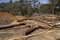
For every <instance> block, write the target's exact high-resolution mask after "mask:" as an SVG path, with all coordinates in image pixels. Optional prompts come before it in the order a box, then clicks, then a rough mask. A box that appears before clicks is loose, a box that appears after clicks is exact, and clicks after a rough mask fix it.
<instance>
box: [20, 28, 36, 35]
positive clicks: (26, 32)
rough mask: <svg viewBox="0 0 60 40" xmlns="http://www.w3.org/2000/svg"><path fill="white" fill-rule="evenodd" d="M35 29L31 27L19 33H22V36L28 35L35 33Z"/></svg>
mask: <svg viewBox="0 0 60 40" xmlns="http://www.w3.org/2000/svg"><path fill="white" fill-rule="evenodd" d="M36 29H37V28H36V27H33V28H30V27H26V28H23V29H21V31H22V33H23V35H28V34H30V33H31V32H33V31H35V30H36Z"/></svg>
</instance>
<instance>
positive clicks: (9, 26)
mask: <svg viewBox="0 0 60 40" xmlns="http://www.w3.org/2000/svg"><path fill="white" fill-rule="evenodd" d="M20 25H25V23H23V22H21V23H17V24H9V25H1V26H0V29H4V28H11V27H14V26H20Z"/></svg>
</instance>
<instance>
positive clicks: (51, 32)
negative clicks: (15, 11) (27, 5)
mask: <svg viewBox="0 0 60 40" xmlns="http://www.w3.org/2000/svg"><path fill="white" fill-rule="evenodd" d="M0 15H1V14H0ZM6 15H7V14H6ZM9 18H11V19H9V20H8V19H7V18H6V17H3V18H2V17H1V18H0V40H60V17H58V16H57V15H53V14H42V15H40V16H31V17H27V16H13V15H12V16H11V15H10V16H9ZM6 20H8V21H6ZM11 20H12V21H11Z"/></svg>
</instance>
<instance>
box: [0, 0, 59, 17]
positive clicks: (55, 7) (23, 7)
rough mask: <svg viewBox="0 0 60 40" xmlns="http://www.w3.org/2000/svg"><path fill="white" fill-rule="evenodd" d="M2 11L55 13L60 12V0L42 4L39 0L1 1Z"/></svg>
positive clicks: (20, 13) (21, 13)
mask: <svg viewBox="0 0 60 40" xmlns="http://www.w3.org/2000/svg"><path fill="white" fill-rule="evenodd" d="M0 12H9V13H12V14H14V15H23V16H24V15H28V16H31V15H32V14H33V13H54V14H58V15H59V14H60V0H48V3H46V4H41V3H40V1H39V0H19V1H15V2H12V0H10V2H6V3H0Z"/></svg>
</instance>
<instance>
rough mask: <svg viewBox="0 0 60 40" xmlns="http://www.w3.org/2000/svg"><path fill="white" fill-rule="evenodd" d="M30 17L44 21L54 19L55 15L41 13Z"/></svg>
mask: <svg viewBox="0 0 60 40" xmlns="http://www.w3.org/2000/svg"><path fill="white" fill-rule="evenodd" d="M32 18H33V19H35V20H44V21H50V22H53V21H56V19H57V16H56V15H53V14H42V15H40V16H35V17H32Z"/></svg>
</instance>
